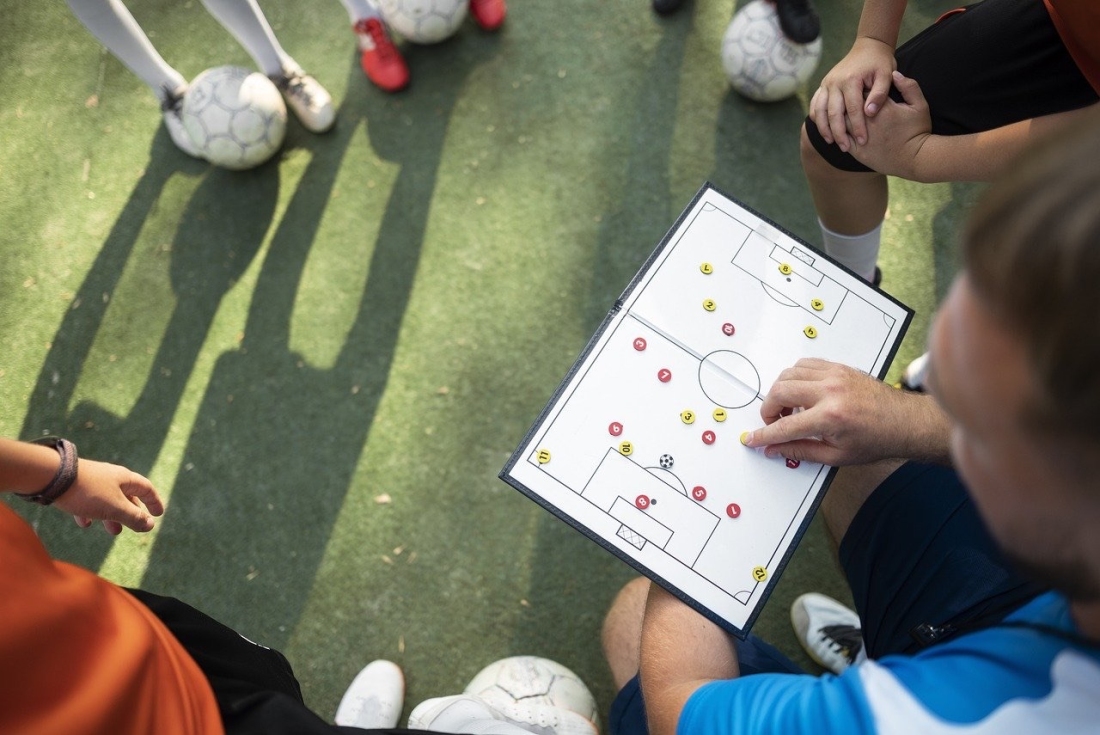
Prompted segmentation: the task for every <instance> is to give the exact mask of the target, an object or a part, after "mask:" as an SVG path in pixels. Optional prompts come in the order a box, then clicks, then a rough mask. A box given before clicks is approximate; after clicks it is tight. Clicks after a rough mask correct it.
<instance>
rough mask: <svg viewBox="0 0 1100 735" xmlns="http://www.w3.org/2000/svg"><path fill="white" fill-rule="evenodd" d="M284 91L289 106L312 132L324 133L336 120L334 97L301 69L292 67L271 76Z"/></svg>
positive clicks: (303, 125) (281, 90)
mask: <svg viewBox="0 0 1100 735" xmlns="http://www.w3.org/2000/svg"><path fill="white" fill-rule="evenodd" d="M271 81H273V82H274V83H275V86H276V87H278V88H279V91H280V92H282V93H283V99H285V100H286V104H287V106H288V107H289V108H290V109H291V110H293V111H294V114H295V115H297V116H298V120H300V121H301V123H302V127H304V128H305V129H306V130H308V131H310V132H312V133H323V132H325V131H326V130H328V129H329V128H331V127H332V124H333V123H334V122H336V109H335V108H334V107H333V106H332V97H331V96H330V95H329V93H328V91H327V90H326V89H325V88H324V87H322V86H321V83H320V82H318V81H317V80H316V79H314V78H313V77H311V76H310V75H309V74H306V73H305V72H304V71H302V70H301V69H290V70H287V71H284V72H283V73H282V74H276V75H274V76H272V77H271Z"/></svg>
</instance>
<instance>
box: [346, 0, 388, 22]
mask: <svg viewBox="0 0 1100 735" xmlns="http://www.w3.org/2000/svg"><path fill="white" fill-rule="evenodd" d="M340 2H342V3H343V4H344V9H345V10H347V11H348V18H350V19H351V24H352V25H355V24H356V23H357V22H358V21H361V20H363V19H364V18H380V17H381V13H380V12H379V10H378V4H377V3H376V2H375V0H340Z"/></svg>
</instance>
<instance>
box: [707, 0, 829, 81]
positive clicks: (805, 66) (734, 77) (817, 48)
mask: <svg viewBox="0 0 1100 735" xmlns="http://www.w3.org/2000/svg"><path fill="white" fill-rule="evenodd" d="M820 61H821V39H820V38H815V39H814V40H813V41H811V42H810V43H807V44H801V43H794V42H793V41H791V40H789V39H788V38H787V37H786V36H784V35H783V31H782V30H781V29H780V28H779V16H778V15H776V11H775V5H774V4H772V3H771V2H768V0H752V1H751V2H749V3H748V4H747V5H745V6H744V7H743V8H741V9H740V10H738V11H737V13H736V14H734V16H733V20H732V21H730V24H729V27H728V28H727V29H726V33H725V35H724V36H722V68H723V69H725V71H726V76H727V77H728V78H729V81H730V84H731V85H732V86H733V88H734V89H736V90H737V91H738V92H740V93H741V94H743V95H745V96H746V97H748V98H749V99H752V100H756V101H757V102H777V101H779V100H782V99H786V98H787V97H790V96H791V95H793V94H794V93H795V92H797V91H798V89H799V87H801V86H803V85H804V84H806V82H807V81H809V79H810V76H811V75H813V73H814V70H815V69H817V65H818V62H820Z"/></svg>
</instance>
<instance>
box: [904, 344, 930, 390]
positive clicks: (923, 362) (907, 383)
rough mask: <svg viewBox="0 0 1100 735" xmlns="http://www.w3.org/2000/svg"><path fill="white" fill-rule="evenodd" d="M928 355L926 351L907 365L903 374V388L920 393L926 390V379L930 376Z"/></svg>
mask: <svg viewBox="0 0 1100 735" xmlns="http://www.w3.org/2000/svg"><path fill="white" fill-rule="evenodd" d="M928 357H929V355H928V353H927V352H925V353H924V354H923V355H921V356H920V357H918V358H917V359H916V360H913V362H911V363H909V364H908V365H907V366H906V367H905V372H904V373H902V374H901V387H902V388H904V389H905V390H911V391H916V392H918V393H924V392H925V387H924V381H925V380H926V379H927V377H928Z"/></svg>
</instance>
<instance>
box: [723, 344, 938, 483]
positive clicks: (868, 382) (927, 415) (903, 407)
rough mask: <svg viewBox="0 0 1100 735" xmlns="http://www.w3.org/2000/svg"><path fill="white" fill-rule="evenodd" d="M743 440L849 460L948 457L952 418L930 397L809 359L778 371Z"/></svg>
mask: <svg viewBox="0 0 1100 735" xmlns="http://www.w3.org/2000/svg"><path fill="white" fill-rule="evenodd" d="M760 416H761V418H762V419H763V420H764V423H765V424H766V426H764V427H763V428H760V429H757V430H755V431H750V432H747V433H746V434H745V436H744V440H743V443H744V444H745V445H746V446H748V447H753V448H759V447H765V454H766V455H768V456H772V457H774V456H783V457H786V458H788V459H797V460H800V461H802V460H805V461H809V462H819V463H821V464H827V465H833V466H837V467H839V466H844V465H856V464H868V463H871V462H877V461H879V460H883V459H895V458H896V459H920V460H924V461H937V462H947V461H949V460H948V457H949V453H948V442H949V438H950V425H949V424H948V421H947V417H946V416H945V415H944V413H943V411H942V410H940V408H939V406H938V405H937V404H936V402H935V400H934V399H932V398H931V397H930V396H926V395H921V394H915V393H907V392H904V391H901V390H898V389H897V388H892V387H890V386H888V385H886V384H884V383H882V382H881V381H879V380H877V379H875V378H872V377H871V376H869V375H867V374H866V373H863V372H860V371H859V370H856V369H854V368H851V367H848V366H846V365H840V364H838V363H834V362H828V361H827V360H820V359H817V358H805V359H802V360H799V361H798V362H797V363H795V365H794V367H791V368H787V369H786V370H784V371H783V372H782V373H780V374H779V378H778V379H777V380H776V381H775V383H774V384H773V385H772V387H771V390H770V391H768V395H767V397H766V398H765V399H764V405H763V406H762V407H761V409H760Z"/></svg>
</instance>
